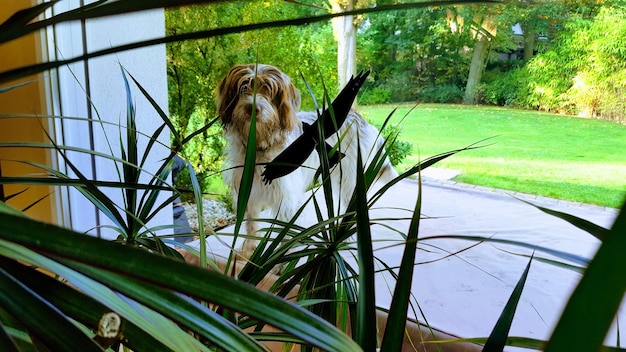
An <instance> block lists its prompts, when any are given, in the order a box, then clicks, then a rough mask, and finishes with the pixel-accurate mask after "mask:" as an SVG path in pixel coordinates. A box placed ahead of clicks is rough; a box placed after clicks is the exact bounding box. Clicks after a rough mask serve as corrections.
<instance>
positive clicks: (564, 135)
mask: <svg viewBox="0 0 626 352" xmlns="http://www.w3.org/2000/svg"><path fill="white" fill-rule="evenodd" d="M413 106H414V105H413V104H410V105H400V106H399V107H398V111H397V112H396V113H395V114H394V118H393V119H392V122H398V121H399V120H400V119H401V117H403V116H405V115H406V117H405V118H404V120H403V121H402V123H401V125H402V132H401V134H400V138H399V139H401V140H405V141H408V142H411V143H412V144H413V152H412V154H411V155H410V156H409V157H408V158H407V159H405V161H404V162H403V163H402V164H400V165H399V166H398V169H399V170H404V169H406V168H408V167H409V166H411V165H413V164H415V163H416V162H417V161H418V160H420V158H421V159H424V158H426V157H428V156H431V155H435V154H437V153H441V152H445V151H449V150H452V149H457V148H461V147H464V146H467V145H469V144H472V143H474V142H477V141H480V140H482V139H485V138H489V137H494V138H493V139H492V140H490V141H488V142H487V143H493V144H492V145H489V146H487V147H484V148H480V149H476V150H472V151H468V152H464V153H461V154H457V155H455V156H454V157H452V158H449V159H446V160H445V161H444V162H442V163H439V164H438V165H437V166H439V167H444V168H450V169H455V170H459V171H460V172H461V174H460V175H459V176H457V177H456V178H455V180H457V181H461V182H466V183H471V184H476V185H482V186H488V187H494V188H501V189H507V190H512V191H517V192H523V193H530V194H536V195H541V196H546V197H553V198H558V199H564V200H570V201H576V202H582V203H590V204H597V205H602V206H607V207H614V208H617V207H620V206H621V204H622V202H623V201H624V198H625V196H626V126H624V125H620V124H617V123H612V122H607V121H600V120H594V119H582V118H577V117H568V116H561V115H555V114H548V113H541V112H535V111H526V110H515V109H508V108H499V107H485V106H463V105H447V104H441V105H434V104H423V105H419V106H417V107H416V108H415V110H413V111H412V112H410V113H408V112H409V110H410V109H411V108H412V107H413ZM395 107H396V106H395V105H374V106H362V107H361V108H360V111H361V113H363V115H364V116H365V117H366V118H367V119H368V120H369V121H372V122H373V123H381V122H382V121H383V120H384V119H385V118H386V117H387V115H388V114H389V113H390V112H391V110H392V109H393V108H395ZM407 113H408V115H407Z"/></svg>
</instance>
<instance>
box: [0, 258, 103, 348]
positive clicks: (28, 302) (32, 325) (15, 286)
mask: <svg viewBox="0 0 626 352" xmlns="http://www.w3.org/2000/svg"><path fill="white" fill-rule="evenodd" d="M0 286H2V290H0V305H2V307H3V308H4V309H6V310H10V313H11V314H12V315H13V317H15V318H17V319H18V320H19V321H20V322H21V323H22V324H23V325H24V326H26V327H28V330H29V331H30V332H31V333H32V334H34V335H35V336H36V337H37V338H38V339H39V340H40V341H42V342H43V343H44V344H45V345H46V346H47V347H48V348H49V349H51V350H52V351H68V350H70V351H72V350H73V351H86V352H87V351H102V348H101V347H100V346H98V344H97V343H95V342H94V341H93V340H91V339H90V338H88V337H87V336H85V334H83V333H82V332H81V331H80V329H78V328H77V327H76V326H75V325H74V324H72V323H71V322H70V321H69V320H68V319H66V318H65V316H64V315H63V314H62V313H61V312H59V311H58V310H57V309H55V308H54V307H53V306H52V305H51V304H50V303H48V302H47V301H45V299H43V298H42V297H40V296H38V295H37V294H36V293H35V292H33V291H31V290H30V289H29V288H28V287H26V286H24V285H23V284H21V283H20V282H19V280H17V279H16V278H14V277H13V276H11V275H10V274H9V273H7V272H6V271H5V270H4V269H0ZM42 317H45V319H42Z"/></svg>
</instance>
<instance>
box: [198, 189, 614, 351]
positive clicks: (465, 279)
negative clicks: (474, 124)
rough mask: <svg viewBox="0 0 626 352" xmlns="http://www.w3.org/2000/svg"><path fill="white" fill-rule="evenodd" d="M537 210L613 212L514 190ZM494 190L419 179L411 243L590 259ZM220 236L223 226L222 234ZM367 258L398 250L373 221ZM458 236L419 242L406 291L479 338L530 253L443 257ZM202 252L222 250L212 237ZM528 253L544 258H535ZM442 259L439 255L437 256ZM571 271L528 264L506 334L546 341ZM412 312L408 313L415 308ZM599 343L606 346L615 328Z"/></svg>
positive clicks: (583, 248)
mask: <svg viewBox="0 0 626 352" xmlns="http://www.w3.org/2000/svg"><path fill="white" fill-rule="evenodd" d="M417 192H418V183H417V182H416V181H409V180H405V181H402V182H400V183H399V184H397V185H396V186H394V187H393V188H391V189H390V190H389V192H387V194H386V195H385V196H384V197H383V198H382V199H381V201H380V202H379V203H378V205H377V209H376V210H372V212H371V214H370V217H371V218H372V219H376V218H387V217H403V216H409V215H410V214H409V213H408V212H406V211H403V210H401V208H404V209H413V208H414V206H415V200H416V197H417ZM515 197H518V198H522V199H525V200H527V201H530V202H533V203H535V204H537V205H541V206H544V207H548V208H550V209H554V210H560V211H564V212H568V213H570V214H572V215H576V216H579V217H582V218H584V219H587V220H590V221H592V222H594V223H596V224H598V225H602V226H605V227H609V226H610V225H611V223H612V221H613V220H614V218H615V216H616V215H617V211H616V210H615V209H606V208H603V207H597V206H589V205H580V204H575V203H569V202H562V201H557V200H553V199H547V198H537V197H534V196H528V195H522V194H515ZM515 197H513V196H512V195H511V194H509V193H507V192H503V191H498V190H491V189H487V188H481V187H474V186H470V185H465V184H458V183H455V182H453V181H446V180H438V179H433V178H424V180H423V195H422V198H423V206H422V214H423V216H425V217H427V218H426V219H423V220H422V221H421V224H420V238H426V237H430V236H437V235H461V236H481V237H491V238H495V239H508V240H514V241H518V242H523V243H527V244H529V245H536V246H542V247H546V248H550V249H554V250H558V251H562V252H565V253H569V254H571V255H572V256H574V257H580V258H591V257H592V256H593V254H594V253H595V251H596V249H597V248H598V246H599V241H598V240H596V239H595V238H594V237H592V236H591V235H589V234H587V233H585V232H583V231H581V230H579V229H577V228H575V227H574V226H572V225H570V224H568V223H566V222H565V221H563V220H560V219H558V218H555V217H553V216H550V215H547V214H545V213H543V212H541V211H539V210H537V209H536V208H534V207H533V206H531V205H528V204H526V203H524V202H522V201H520V200H518V199H516V198H515ZM387 225H389V226H391V227H393V228H395V229H398V230H401V231H406V229H407V228H408V221H387ZM226 231H228V230H226ZM373 236H374V238H375V240H376V241H375V244H374V246H375V248H376V252H375V253H376V255H377V256H378V257H379V258H381V259H382V260H383V261H385V262H386V263H387V264H388V265H389V266H394V265H397V264H398V263H399V262H400V259H401V255H402V248H403V247H402V246H392V244H393V243H397V242H398V241H400V238H399V236H398V234H397V233H396V232H394V231H391V230H390V229H388V228H386V227H383V226H380V225H374V227H373ZM475 243H476V242H475V241H466V240H459V239H433V240H424V241H421V242H420V245H419V248H420V249H421V250H420V251H418V255H417V261H418V262H428V261H433V260H437V259H440V260H438V261H435V262H431V263H428V264H420V265H416V269H415V273H414V281H413V294H414V297H415V300H416V301H417V302H418V303H419V306H420V308H421V310H422V311H423V314H424V316H422V315H421V314H417V315H418V316H417V318H418V319H419V320H420V321H424V320H425V319H427V320H428V322H429V323H430V324H432V325H433V326H435V327H437V328H440V329H442V330H444V331H448V332H450V333H453V334H456V335H459V336H463V337H486V336H488V335H489V333H490V332H491V329H492V327H493V325H494V324H495V322H496V320H497V318H498V316H499V314H500V311H501V310H502V308H503V307H504V305H505V303H506V302H507V300H508V298H509V295H510V293H511V291H512V290H513V287H514V286H515V284H516V283H517V281H518V279H519V277H520V275H521V274H522V272H523V270H524V268H525V266H526V264H527V262H528V258H526V257H523V256H520V255H516V254H513V253H517V254H522V255H530V254H531V253H532V250H531V249H529V248H524V247H519V246H511V245H504V244H496V243H493V242H483V243H481V244H479V245H477V246H475V247H472V248H469V249H467V250H466V251H463V252H462V253H459V254H457V255H454V256H449V257H447V256H448V255H449V253H454V252H457V251H459V250H462V249H464V248H468V247H470V246H472V245H473V244H475ZM209 248H211V249H212V250H213V251H215V252H222V253H223V252H224V250H225V248H224V247H222V246H221V245H220V244H219V243H218V242H217V241H214V240H210V244H209ZM536 255H537V256H541V257H549V258H554V257H551V256H550V255H548V254H546V253H541V252H537V253H536ZM444 257H447V258H444ZM442 258H444V259H442ZM579 278H580V274H579V273H577V272H574V271H571V270H567V269H563V268H560V267H556V266H554V265H550V264H546V263H542V262H539V261H534V262H533V264H532V268H531V271H530V274H529V278H528V280H527V283H526V287H525V289H524V292H523V295H522V298H521V302H520V305H519V306H518V310H517V313H516V318H515V320H514V323H513V326H512V330H511V336H525V337H531V338H538V339H547V338H549V335H550V332H551V330H552V328H553V326H554V324H555V323H556V321H557V320H558V317H559V315H560V312H561V310H562V308H563V307H564V305H565V303H566V301H567V297H568V296H569V294H570V293H571V291H572V290H573V288H574V287H575V285H576V283H577V281H578V279H579ZM376 284H377V303H378V304H379V305H381V306H389V302H390V297H391V295H390V293H389V292H390V290H392V289H393V285H394V282H393V280H392V279H391V278H390V276H389V275H383V274H380V275H379V276H378V278H377V283H376ZM416 311H418V310H417V308H416ZM620 319H621V320H620V325H621V326H622V327H623V326H626V309H625V308H624V306H622V309H621V315H620ZM608 341H611V342H613V343H614V341H615V331H612V332H611V334H610V335H609V337H608Z"/></svg>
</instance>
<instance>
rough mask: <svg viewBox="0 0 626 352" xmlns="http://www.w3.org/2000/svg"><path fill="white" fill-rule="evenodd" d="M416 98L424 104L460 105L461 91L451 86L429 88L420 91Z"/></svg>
mask: <svg viewBox="0 0 626 352" xmlns="http://www.w3.org/2000/svg"><path fill="white" fill-rule="evenodd" d="M417 98H418V100H419V101H421V102H424V103H460V102H461V101H462V100H463V90H462V89H461V88H459V87H457V86H456V85H453V84H443V85H437V86H430V87H427V88H425V89H422V90H421V91H420V92H419V93H418V95H417Z"/></svg>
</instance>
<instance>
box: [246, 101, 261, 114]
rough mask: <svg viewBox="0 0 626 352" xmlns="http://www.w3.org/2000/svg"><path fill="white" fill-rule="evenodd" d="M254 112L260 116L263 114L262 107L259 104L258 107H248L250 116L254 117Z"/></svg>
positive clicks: (253, 105)
mask: <svg viewBox="0 0 626 352" xmlns="http://www.w3.org/2000/svg"><path fill="white" fill-rule="evenodd" d="M252 111H254V113H255V114H256V115H259V114H260V113H261V105H260V104H258V103H257V104H256V107H255V104H250V105H248V114H250V116H252Z"/></svg>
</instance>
